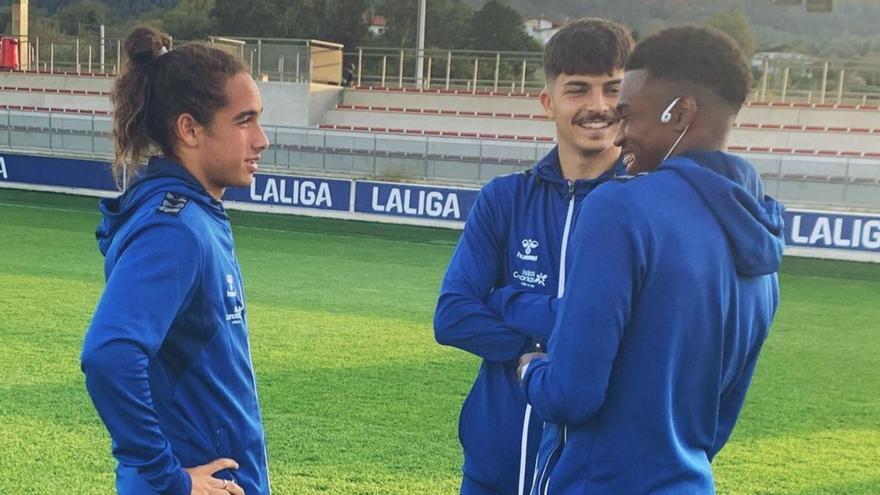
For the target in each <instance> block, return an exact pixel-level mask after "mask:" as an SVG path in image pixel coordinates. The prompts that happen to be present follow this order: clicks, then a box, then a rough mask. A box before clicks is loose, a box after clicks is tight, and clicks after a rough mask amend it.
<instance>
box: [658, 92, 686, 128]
mask: <svg viewBox="0 0 880 495" xmlns="http://www.w3.org/2000/svg"><path fill="white" fill-rule="evenodd" d="M680 99H681V96H679V97H678V98H676V99H674V100H672V103H670V104H669V106H668V107H666V110H663V113H661V114H660V122H663V123H664V124H666V123H669V122H671V121H672V108H673V107H674V106H675V104H676V103H678V100H680Z"/></svg>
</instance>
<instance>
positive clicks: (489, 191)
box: [434, 19, 633, 495]
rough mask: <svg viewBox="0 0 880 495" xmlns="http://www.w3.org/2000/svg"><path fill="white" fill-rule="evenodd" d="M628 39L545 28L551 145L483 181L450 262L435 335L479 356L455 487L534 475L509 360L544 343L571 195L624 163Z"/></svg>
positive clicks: (532, 442)
mask: <svg viewBox="0 0 880 495" xmlns="http://www.w3.org/2000/svg"><path fill="white" fill-rule="evenodd" d="M632 45H633V41H632V37H631V36H630V34H629V32H628V31H627V30H626V28H624V27H623V26H621V25H619V24H617V23H614V22H610V21H606V20H603V19H581V20H578V21H573V22H571V23H569V24H568V25H566V26H565V27H564V28H563V29H561V30H560V31H559V32H558V33H557V34H556V35H554V36H553V38H551V39H550V41H549V42H548V43H547V46H546V47H545V49H544V72H545V75H546V76H547V87H546V89H545V90H544V91H542V92H541V97H540V98H541V103H542V105H543V106H544V110H545V112H546V113H547V116H548V117H549V118H551V119H553V121H554V122H555V124H556V134H557V140H558V145H557V146H556V147H555V148H554V149H553V150H551V151H550V153H548V154H547V155H546V156H545V157H543V158H542V159H541V160H539V161H538V162H537V163H536V164H535V165H534V166H533V167H532V168H530V169H529V170H526V171H524V172H522V173H516V174H510V175H506V176H502V177H498V178H495V179H494V180H492V181H491V182H490V183H489V184H487V185H486V186H485V187H484V188H483V190H482V191H481V192H480V195H479V197H478V198H477V201H476V204H475V205H474V207H473V209H472V210H471V213H470V215H469V216H468V220H467V223H466V225H465V228H464V232H463V233H462V236H461V240H460V241H459V244H458V246H457V247H456V249H455V253H454V254H453V256H452V260H451V261H450V263H449V268H448V270H447V272H446V276H445V277H444V279H443V284H442V286H441V288H440V297H439V299H438V301H437V311H436V314H435V317H434V332H435V336H436V338H437V341H438V342H439V343H441V344H444V345H450V346H454V347H457V348H459V349H462V350H464V351H467V352H470V353H472V354H475V355H477V356H479V357H480V358H482V360H483V362H482V366H481V368H480V372H479V374H478V375H477V379H476V382H475V383H474V386H473V388H472V389H471V392H470V394H469V395H468V398H467V399H466V400H465V403H464V405H463V406H462V410H461V419H460V421H459V439H460V440H461V444H462V448H463V450H464V465H463V467H462V472H463V477H462V484H461V493H462V494H465V495H523V494H524V493H527V492H528V489H529V487H530V486H531V478H532V475H533V473H534V471H535V456H536V454H537V451H538V445H539V442H540V439H541V433H542V431H543V419H542V418H540V417H539V416H538V415H535V414H532V412H531V408H530V407H529V406H528V405H527V404H526V401H525V397H524V396H523V393H522V391H521V390H520V388H519V385H518V383H517V379H516V366H517V360H518V359H519V357H520V356H521V355H523V354H524V353H526V352H529V351H530V350H533V349H536V348H544V347H545V346H546V343H547V339H548V337H549V335H550V330H551V329H552V328H553V321H554V319H555V314H556V301H557V298H558V296H560V295H561V294H562V289H563V287H564V281H565V279H566V276H565V268H566V261H565V260H566V253H567V252H571V251H572V250H573V249H575V245H574V244H571V243H569V242H568V239H569V234H570V232H571V228H572V226H573V225H574V222H575V221H576V219H577V217H578V212H579V211H580V209H579V208H578V206H579V205H580V203H581V202H582V201H583V198H584V197H586V196H587V194H588V193H590V191H592V190H593V189H595V188H596V187H597V186H599V185H600V184H602V183H604V182H606V181H608V180H610V179H611V178H613V177H614V176H616V175H622V174H624V165H623V162H622V160H621V159H620V156H621V155H620V148H618V147H617V146H615V145H614V136H615V135H616V133H617V125H618V122H619V121H618V119H617V116H616V114H615V112H614V106H615V105H616V104H617V97H618V92H619V89H620V81H621V78H622V77H623V67H624V64H625V63H626V59H627V57H628V56H629V53H630V52H631V51H632Z"/></svg>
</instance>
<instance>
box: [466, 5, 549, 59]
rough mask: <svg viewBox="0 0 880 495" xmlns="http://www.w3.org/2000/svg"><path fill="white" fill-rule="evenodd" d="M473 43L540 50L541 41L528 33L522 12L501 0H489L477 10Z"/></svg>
mask: <svg viewBox="0 0 880 495" xmlns="http://www.w3.org/2000/svg"><path fill="white" fill-rule="evenodd" d="M470 45H471V46H470V47H471V48H473V49H475V50H504V51H521V52H535V51H541V45H540V44H539V43H538V42H537V41H536V40H534V39H532V38H531V37H529V35H528V34H526V31H525V27H524V26H523V20H522V17H521V16H520V15H519V12H517V11H516V10H514V9H513V8H512V7H510V6H508V5H505V4H504V3H502V2H500V1H499V0H489V1H488V2H486V3H485V4H484V5H483V7H482V8H481V9H480V10H478V11H477V12H476V14H474V17H473V19H471V31H470Z"/></svg>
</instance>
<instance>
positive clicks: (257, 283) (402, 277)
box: [0, 190, 880, 495]
mask: <svg viewBox="0 0 880 495" xmlns="http://www.w3.org/2000/svg"><path fill="white" fill-rule="evenodd" d="M95 203H96V200H95V199H93V198H80V197H72V196H61V195H53V194H46V193H26V192H17V191H10V190H0V219H2V220H0V294H2V301H3V309H2V312H0V493H2V494H55V493H59V494H60V493H78V494H107V493H112V491H113V475H112V469H113V461H112V459H111V456H110V451H109V439H108V437H107V435H106V433H105V431H104V429H103V427H102V425H101V423H100V421H99V420H98V417H97V415H96V413H95V412H94V410H93V408H92V406H91V403H90V402H89V399H88V396H87V395H86V392H85V388H84V385H83V378H82V374H81V373H80V371H79V351H80V345H81V342H82V336H83V332H84V329H85V328H86V326H87V324H88V321H89V318H90V315H91V312H92V310H93V309H94V306H95V303H96V301H97V299H98V296H99V294H100V292H101V289H102V286H103V276H102V258H101V257H100V255H99V254H98V252H97V249H96V247H95V242H94V237H93V234H92V233H93V231H94V227H95V225H96V223H97V221H98V213H97V209H96V204H95ZM231 215H232V218H233V225H234V229H235V235H236V243H237V247H238V254H239V258H240V260H241V264H242V269H243V271H244V276H245V283H246V287H247V290H248V303H249V313H250V326H251V335H252V337H251V340H252V345H253V356H254V364H255V366H256V370H257V376H258V381H259V389H260V397H261V401H262V404H263V413H264V417H265V426H266V431H267V436H268V444H269V459H270V470H271V479H272V484H273V488H274V493H276V494H346V495H348V494H407V495H408V494H453V493H456V490H457V487H458V481H459V463H460V459H461V453H460V450H459V446H458V442H457V418H458V410H459V407H460V405H461V402H462V400H463V398H464V396H465V394H466V393H467V391H468V388H469V387H470V384H471V382H472V380H473V378H474V375H475V373H476V370H477V366H478V361H477V359H476V358H474V357H472V356H470V355H468V354H466V353H464V352H461V351H457V350H454V349H449V348H443V347H441V346H439V345H437V344H436V343H435V342H434V340H433V333H432V329H431V320H432V314H433V308H434V302H435V297H436V293H437V287H438V284H439V281H440V278H441V276H442V274H443V270H444V268H445V266H446V263H447V261H448V260H449V256H450V254H451V251H452V248H453V246H454V243H455V240H456V239H457V237H458V232H455V231H445V230H434V229H425V228H415V227H401V226H388V225H375V224H366V223H358V222H343V221H332V220H317V219H309V218H301V217H292V216H281V215H275V216H271V215H264V214H254V213H242V212H232V214H231ZM781 282H782V305H781V308H780V310H779V314H778V316H777V318H776V323H775V325H774V327H773V329H772V332H771V336H770V338H769V340H768V341H767V344H766V346H765V348H764V351H763V354H762V357H761V360H760V362H759V364H758V370H757V374H756V378H755V381H754V384H753V385H752V388H751V391H750V393H749V397H748V400H747V403H746V406H745V409H744V411H743V413H742V416H741V417H740V420H739V423H738V425H737V429H736V430H735V431H734V434H733V437H732V439H731V441H730V443H729V444H728V445H727V447H726V448H725V450H723V451H722V452H721V454H720V455H719V456H718V458H717V460H716V462H715V465H714V469H715V476H716V480H717V485H718V491H719V493H722V494H758V493H760V494H841V495H844V494H845V495H852V494H877V493H880V265H870V264H855V263H841V262H828V261H816V260H805V259H796V258H786V260H785V262H784V265H783V270H782V275H781Z"/></svg>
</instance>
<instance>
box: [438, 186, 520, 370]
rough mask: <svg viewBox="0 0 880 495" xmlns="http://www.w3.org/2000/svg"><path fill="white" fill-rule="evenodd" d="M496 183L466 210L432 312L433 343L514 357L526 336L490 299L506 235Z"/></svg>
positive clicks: (495, 358)
mask: <svg viewBox="0 0 880 495" xmlns="http://www.w3.org/2000/svg"><path fill="white" fill-rule="evenodd" d="M496 186H497V182H495V181H493V182H490V183H489V184H487V185H486V187H484V188H483V190H482V191H481V192H480V194H479V195H478V196H477V200H476V202H475V204H474V207H473V208H472V209H471V212H470V214H469V215H468V219H467V222H466V223H465V226H464V231H463V232H462V235H461V238H460V239H459V242H458V245H457V246H456V248H455V252H454V253H453V255H452V260H451V261H450V262H449V267H448V268H447V270H446V275H445V276H444V277H443V282H442V284H441V286H440V297H439V298H438V300H437V309H436V311H435V313H434V336H435V338H436V339H437V342H439V343H441V344H444V345H450V346H453V347H457V348H459V349H462V350H465V351H468V352H471V353H473V354H476V355H477V356H480V357H481V358H483V359H488V360H490V361H508V360H510V359H515V358H517V357H519V355H520V354H521V353H522V352H523V350H524V349H525V348H526V347H527V346H528V344H529V343H530V338H529V337H528V336H527V335H526V334H524V333H522V332H519V331H517V330H515V329H514V328H511V327H510V326H509V325H508V324H507V323H505V321H504V319H503V317H502V315H500V314H499V313H498V312H497V311H495V310H493V309H492V308H491V307H490V306H489V304H488V300H489V298H490V297H491V294H492V291H493V289H494V288H495V286H496V285H497V284H498V283H499V281H500V280H501V278H502V277H501V273H502V270H503V269H504V256H505V240H504V236H503V231H504V225H503V218H502V215H500V213H499V212H498V211H497V209H496V208H497V206H496V205H495V204H493V203H494V202H495V195H496V194H497V193H498V192H497V191H496Z"/></svg>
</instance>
